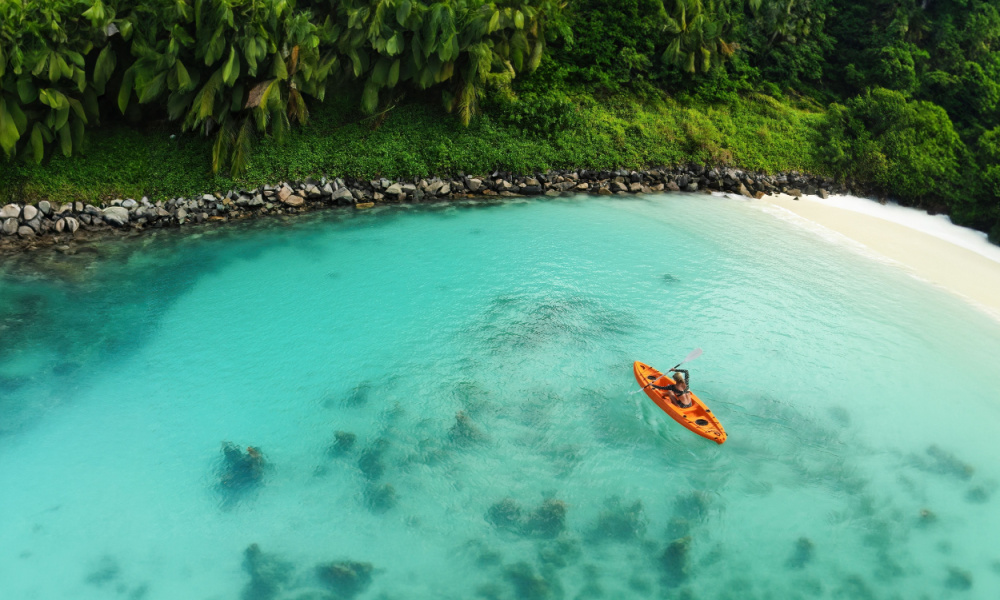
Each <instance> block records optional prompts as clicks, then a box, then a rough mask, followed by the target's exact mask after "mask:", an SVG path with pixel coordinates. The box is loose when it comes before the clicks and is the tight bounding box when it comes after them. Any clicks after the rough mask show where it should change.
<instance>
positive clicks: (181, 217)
mask: <svg viewBox="0 0 1000 600" xmlns="http://www.w3.org/2000/svg"><path fill="white" fill-rule="evenodd" d="M187 216H188V211H187V210H185V209H183V208H178V209H177V220H178V221H181V222H182V223H183V222H184V219H186V218H187Z"/></svg>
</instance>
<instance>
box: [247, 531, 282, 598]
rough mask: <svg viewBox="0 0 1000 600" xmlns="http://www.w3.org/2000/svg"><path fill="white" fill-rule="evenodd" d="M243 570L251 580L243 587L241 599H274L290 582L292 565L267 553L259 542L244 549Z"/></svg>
mask: <svg viewBox="0 0 1000 600" xmlns="http://www.w3.org/2000/svg"><path fill="white" fill-rule="evenodd" d="M243 570H244V571H246V573H247V574H248V575H249V576H250V581H248V582H247V584H246V586H245V587H244V588H243V592H242V594H241V595H240V598H241V600H272V599H273V598H277V597H278V594H279V593H280V592H281V590H282V588H283V587H284V586H285V585H286V584H287V583H288V581H289V578H290V577H291V574H292V565H291V564H290V563H287V562H285V561H282V560H279V559H278V558H276V557H275V556H273V555H270V554H265V553H264V552H262V551H261V549H260V546H258V545H257V544H250V545H249V546H247V549H246V550H244V551H243Z"/></svg>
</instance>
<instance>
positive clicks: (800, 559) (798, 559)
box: [785, 537, 813, 569]
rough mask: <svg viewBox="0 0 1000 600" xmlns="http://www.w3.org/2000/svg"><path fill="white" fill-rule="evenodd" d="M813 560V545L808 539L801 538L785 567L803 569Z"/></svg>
mask: <svg viewBox="0 0 1000 600" xmlns="http://www.w3.org/2000/svg"><path fill="white" fill-rule="evenodd" d="M812 559H813V543H812V540H810V539H809V538H807V537H800V538H799V540H798V541H797V542H795V549H794V550H792V555H791V556H790V557H789V558H788V560H787V561H786V562H785V566H786V567H788V568H789V569H802V568H804V567H805V566H806V565H808V564H809V563H810V562H812Z"/></svg>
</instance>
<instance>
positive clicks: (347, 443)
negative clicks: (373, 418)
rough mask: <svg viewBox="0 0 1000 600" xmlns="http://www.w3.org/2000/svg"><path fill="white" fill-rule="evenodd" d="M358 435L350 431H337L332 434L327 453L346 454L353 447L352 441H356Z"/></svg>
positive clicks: (333, 454)
mask: <svg viewBox="0 0 1000 600" xmlns="http://www.w3.org/2000/svg"><path fill="white" fill-rule="evenodd" d="M357 440H358V436H356V435H355V434H353V433H351V432H350V431H337V432H334V434H333V443H332V444H330V447H329V448H327V454H329V455H330V456H342V455H344V454H347V453H348V452H350V451H351V449H352V448H354V443H355V442H357Z"/></svg>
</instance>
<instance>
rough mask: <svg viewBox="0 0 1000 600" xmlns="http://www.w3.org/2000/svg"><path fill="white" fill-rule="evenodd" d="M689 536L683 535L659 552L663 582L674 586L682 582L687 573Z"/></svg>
mask: <svg viewBox="0 0 1000 600" xmlns="http://www.w3.org/2000/svg"><path fill="white" fill-rule="evenodd" d="M690 551H691V538H690V537H683V538H680V539H676V540H674V541H672V542H670V543H669V544H667V547H666V548H665V549H664V550H663V553H662V554H660V566H661V567H662V569H663V584H664V585H666V586H669V587H676V586H679V585H681V584H682V583H684V581H686V580H687V578H688V575H689V569H690V564H691V558H690Z"/></svg>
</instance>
